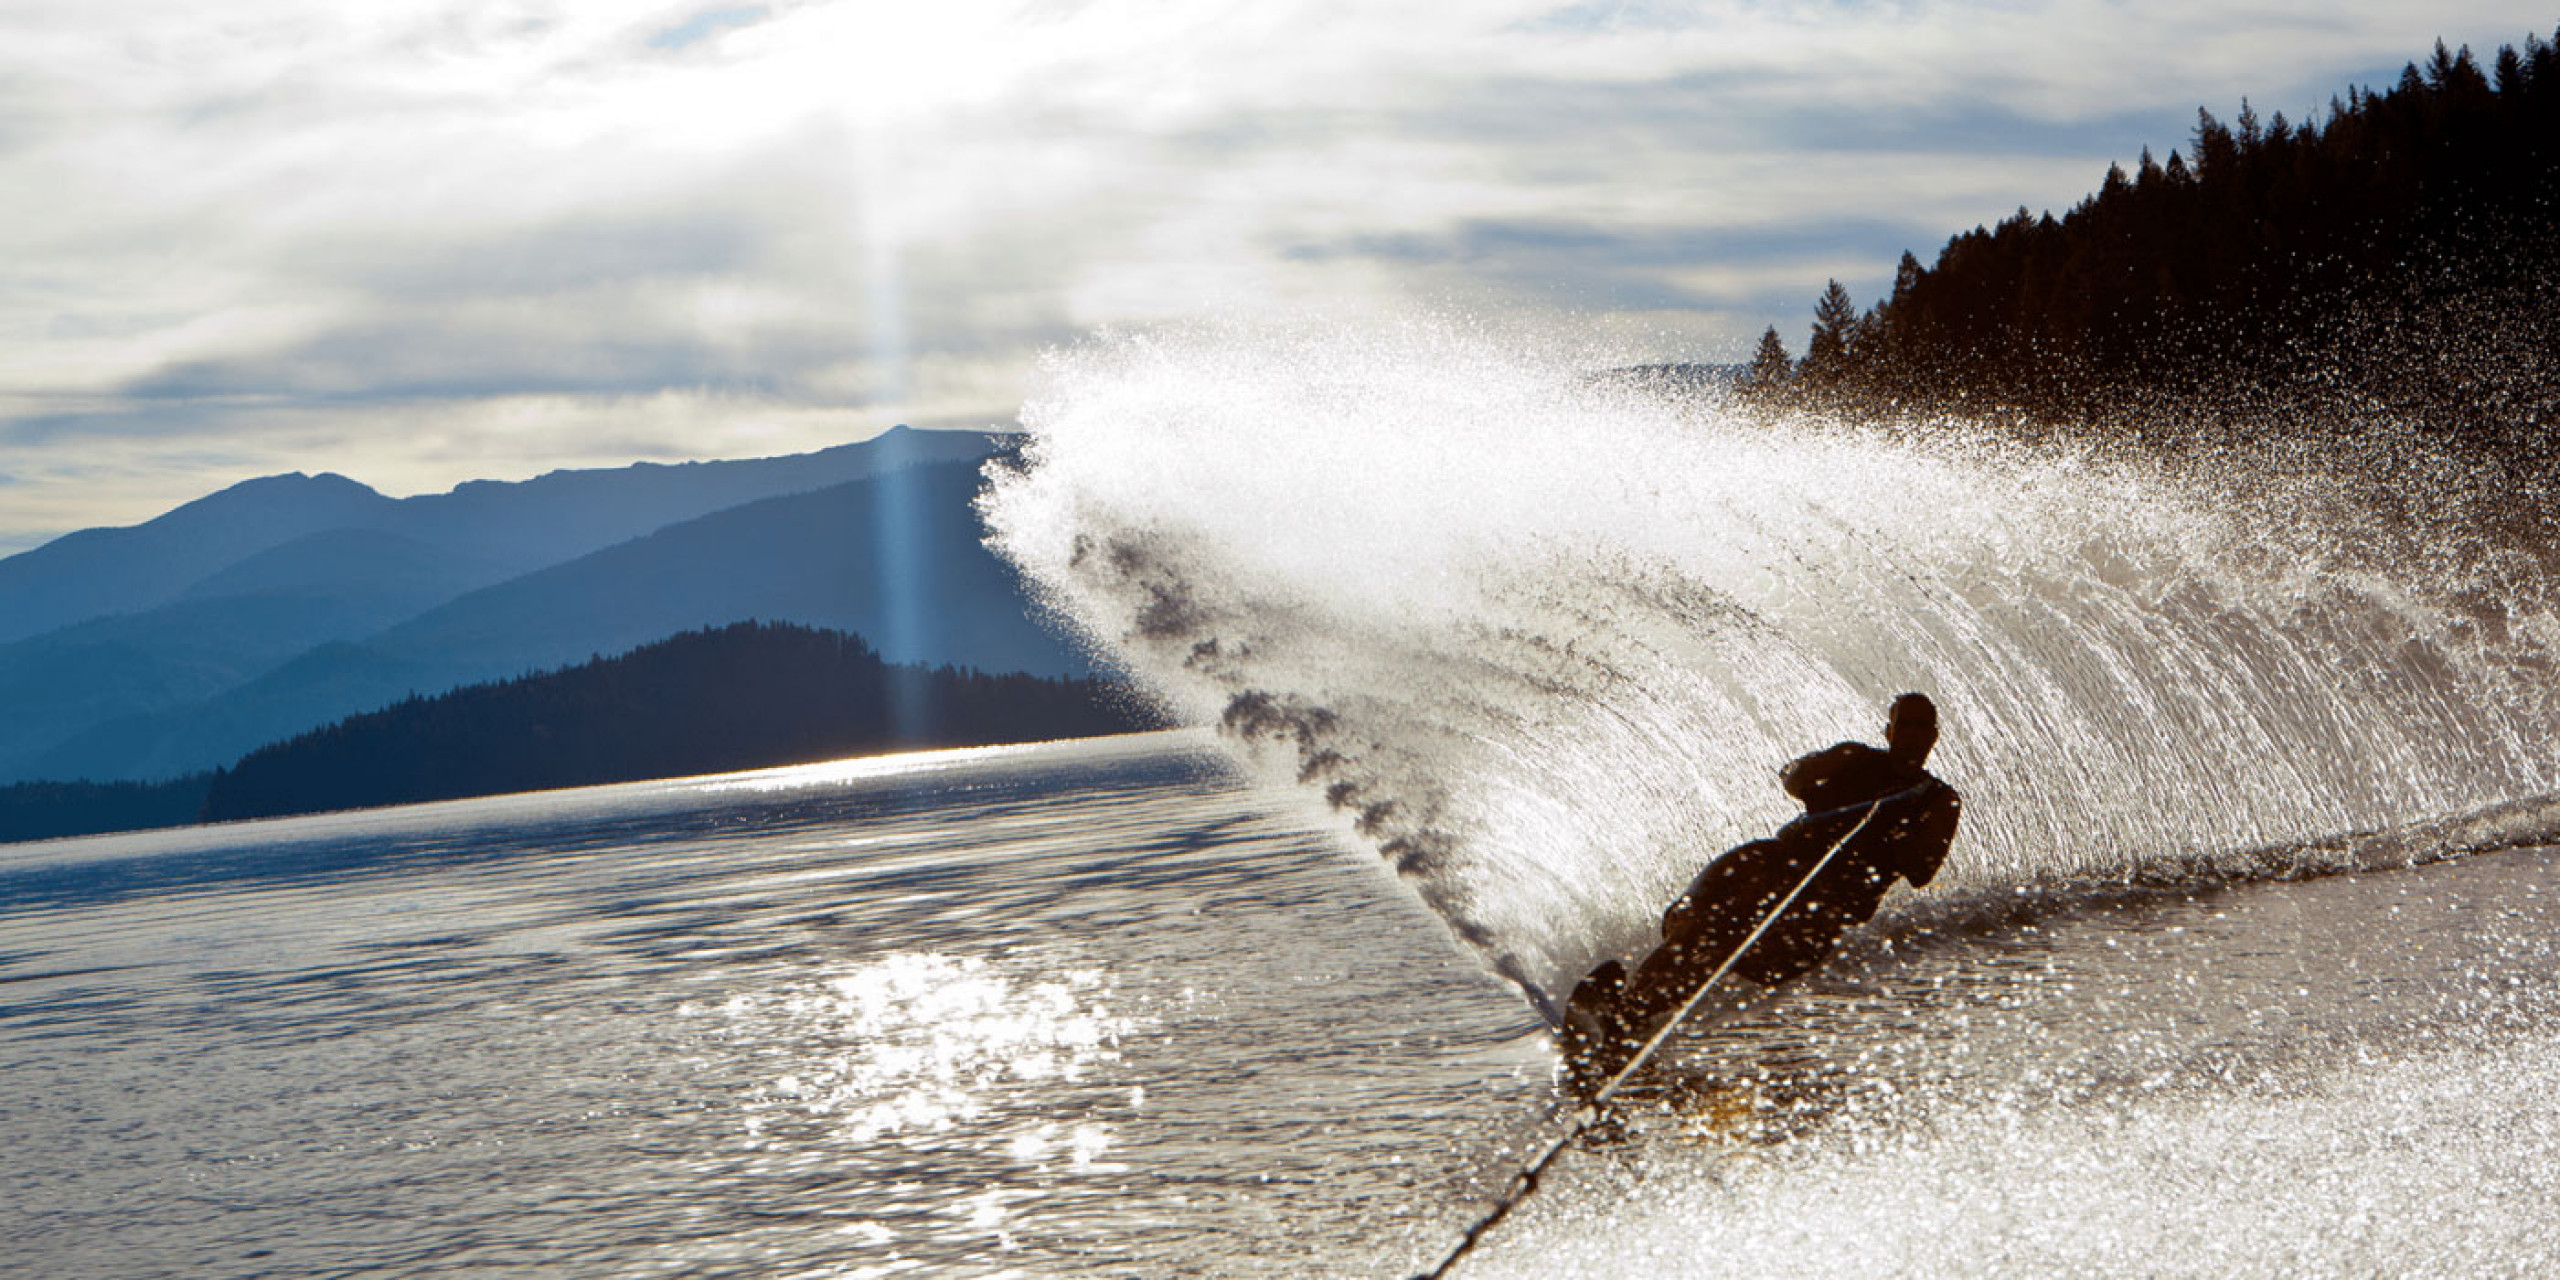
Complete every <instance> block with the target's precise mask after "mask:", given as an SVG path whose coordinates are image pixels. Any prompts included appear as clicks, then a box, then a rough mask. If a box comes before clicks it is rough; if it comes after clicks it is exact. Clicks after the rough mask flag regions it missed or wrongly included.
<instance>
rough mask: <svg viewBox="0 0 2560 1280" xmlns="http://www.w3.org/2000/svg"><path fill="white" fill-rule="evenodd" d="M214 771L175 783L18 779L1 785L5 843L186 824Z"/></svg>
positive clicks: (0, 825) (0, 837) (0, 828)
mask: <svg viewBox="0 0 2560 1280" xmlns="http://www.w3.org/2000/svg"><path fill="white" fill-rule="evenodd" d="M211 782H212V775H210V774H202V773H195V774H189V775H187V776H186V777H183V778H179V779H176V780H174V781H170V782H17V783H11V784H9V785H8V786H0V844H6V843H9V842H10V841H13V840H51V839H54V838H55V837H58V836H82V835H88V834H90V833H92V832H97V831H136V830H140V829H142V828H145V827H180V826H185V825H186V824H188V823H190V822H193V821H195V820H196V814H197V813H198V812H200V811H201V810H202V809H203V808H204V797H205V791H206V789H207V787H208V786H209V785H210V783H211Z"/></svg>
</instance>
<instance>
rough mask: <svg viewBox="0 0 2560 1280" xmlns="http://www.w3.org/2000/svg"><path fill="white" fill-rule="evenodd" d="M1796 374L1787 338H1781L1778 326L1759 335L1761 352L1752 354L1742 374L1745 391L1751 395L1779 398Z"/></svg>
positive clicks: (1771, 327) (1773, 326) (1771, 326)
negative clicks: (1788, 352) (1788, 351)
mask: <svg viewBox="0 0 2560 1280" xmlns="http://www.w3.org/2000/svg"><path fill="white" fill-rule="evenodd" d="M1795 371H1796V366H1795V361H1794V360H1793V359H1790V358H1789V357H1788V355H1787V341H1786V339H1784V338H1781V337H1779V336H1778V326H1776V325H1774V324H1773V325H1770V326H1769V329H1768V332H1766V333H1763V334H1761V335H1760V349H1759V350H1757V351H1754V352H1752V353H1751V364H1750V365H1749V366H1748V367H1747V368H1745V369H1744V370H1743V371H1742V390H1743V392H1744V394H1746V395H1752V396H1772V395H1776V394H1778V393H1779V392H1781V391H1784V390H1785V389H1786V386H1787V384H1788V383H1789V382H1791V381H1793V380H1794V379H1795Z"/></svg>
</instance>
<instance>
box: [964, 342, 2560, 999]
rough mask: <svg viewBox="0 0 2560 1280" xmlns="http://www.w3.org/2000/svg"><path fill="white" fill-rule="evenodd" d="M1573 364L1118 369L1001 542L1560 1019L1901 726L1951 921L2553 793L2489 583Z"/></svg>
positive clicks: (1060, 395)
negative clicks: (1904, 704) (1937, 827)
mask: <svg viewBox="0 0 2560 1280" xmlns="http://www.w3.org/2000/svg"><path fill="white" fill-rule="evenodd" d="M1591 367H1593V366H1592V365H1591V364H1590V363H1589V362H1588V361H1587V360H1579V359H1575V358H1572V357H1571V356H1552V357H1551V356H1543V355H1534V354H1533V355H1523V354H1521V353H1520V351H1519V350H1518V349H1517V345H1516V344H1514V343H1511V342H1508V341H1505V340H1503V339H1501V338H1498V337H1496V336H1494V335H1488V334H1483V333H1477V332H1470V331H1467V330H1464V329H1462V328H1460V327H1457V326H1449V325H1414V326H1407V327H1403V328H1399V329H1395V330H1393V331H1390V332H1383V333H1382V332H1355V331H1348V330H1341V329H1312V328H1310V329H1298V330H1292V331H1288V332H1282V333H1273V332H1269V331H1242V330H1234V329H1221V328H1214V327H1212V328H1200V329H1191V330H1182V331H1176V332H1170V333H1156V334H1133V335H1119V336H1108V337H1104V338H1100V339H1097V340H1095V341H1093V342H1092V343H1090V344H1088V345H1087V346H1085V347H1083V348H1081V349H1078V350H1075V351H1071V352H1068V353H1064V354H1062V355H1060V356H1058V357H1056V358H1054V359H1053V360H1052V362H1051V364H1050V367H1049V369H1048V371H1047V376H1048V386H1047V388H1046V390H1045V392H1044V394H1042V395H1041V396H1040V397H1039V398H1038V399H1036V400H1035V401H1033V402H1032V403H1031V404H1029V405H1027V406H1026V407H1025V409H1024V413H1023V422H1024V425H1025V426H1026V428H1028V430H1029V431H1030V433H1031V438H1030V440H1029V443H1028V445H1027V447H1026V448H1025V450H1024V452H1023V455H1022V458H1021V461H1020V462H1019V464H1018V465H1017V466H1014V467H1012V468H1010V469H1003V470H1000V471H999V472H997V473H996V474H994V475H993V476H992V477H991V480H990V485H989V488H988V490H987V492H986V494H985V495H984V496H983V498H982V500H981V508H982V512H983V514H984V516H985V518H986V521H987V524H988V527H989V529H990V530H991V541H992V543H993V545H994V546H996V547H997V548H998V549H999V550H1000V551H1001V552H1002V553H1003V554H1005V555H1006V556H1008V557H1009V558H1011V559H1012V560H1013V561H1014V562H1015V563H1016V564H1018V565H1019V566H1021V568H1022V569H1023V570H1024V571H1025V573H1026V574H1027V575H1028V576H1029V577H1030V578H1031V579H1032V580H1033V581H1034V582H1035V583H1036V584H1037V585H1038V587H1039V588H1040V589H1041V591H1042V592H1043V594H1044V597H1045V599H1046V600H1047V602H1048V603H1049V605H1050V606H1051V607H1052V608H1053V609H1055V610H1056V612H1057V613H1058V614H1059V615H1060V617H1061V618H1063V619H1064V620H1066V621H1067V622H1068V623H1069V624H1071V625H1072V626H1074V627H1075V628H1077V629H1078V630H1080V631H1081V632H1082V633H1083V634H1084V635H1085V636H1086V637H1087V638H1088V640H1089V641H1090V642H1091V643H1092V644H1093V645H1094V647H1095V649H1096V651H1097V653H1099V654H1101V655H1102V656H1104V657H1105V658H1106V659H1109V660H1112V661H1116V662H1117V663H1119V664H1121V665H1122V666H1123V667H1125V668H1126V670H1127V671H1128V672H1129V673H1130V674H1132V675H1133V676H1135V677H1136V678H1137V679H1138V680H1139V681H1140V682H1141V684H1142V685H1143V687H1145V688H1146V689H1148V690H1150V691H1151V692H1153V693H1154V694H1155V695H1156V696H1158V697H1160V698H1161V699H1163V700H1164V701H1165V702H1166V703H1167V704H1168V706H1169V707H1171V708H1172V709H1173V710H1174V711H1176V712H1177V713H1178V714H1181V715H1184V716H1186V717H1190V718H1193V719H1195V720H1198V721H1202V722H1208V723H1215V724H1218V725H1219V726H1220V727H1221V729H1222V730H1223V736H1224V737H1225V739H1226V740H1228V741H1229V742H1230V743H1231V744H1232V745H1233V746H1234V747H1235V748H1236V749H1237V750H1238V752H1239V754H1240V755H1241V756H1242V757H1243V758H1245V759H1246V760H1248V761H1249V762H1251V763H1252V764H1253V765H1254V767H1256V768H1258V769H1260V770H1261V771H1263V772H1264V773H1266V774H1267V775H1270V776H1274V777H1280V778H1286V779H1291V780H1294V781H1295V782H1297V783H1300V784H1303V785H1304V787H1305V788H1306V792H1307V794H1308V795H1310V796H1311V797H1320V798H1321V799H1322V800H1323V801H1324V802H1325V803H1326V804H1327V805H1328V806H1330V808H1331V809H1332V810H1334V811H1335V812H1337V813H1338V814H1340V815H1341V816H1342V818H1343V819H1344V820H1345V821H1346V822H1347V824H1348V826H1349V828H1350V831H1351V834H1352V836H1353V837H1354V838H1355V839H1357V840H1359V841H1361V842H1364V843H1365V844H1367V845H1368V846H1369V847H1372V848H1374V849H1375V850H1376V851H1377V852H1378V853H1379V854H1380V855H1381V856H1382V857H1383V858H1384V859H1385V861H1386V862H1387V863H1388V864H1389V865H1391V866H1392V867H1393V868H1394V869H1395V871H1396V872H1397V873H1398V874H1399V875H1401V876H1402V877H1403V878H1404V879H1405V880H1406V882H1407V883H1409V884H1410V885H1412V887H1413V888H1414V889H1415V890H1416V891H1418V892H1419V893H1420V894H1421V896H1422V898H1423V899H1424V900H1425V901H1426V902H1427V903H1428V904H1429V905H1430V906H1431V907H1432V908H1433V909H1434V910H1435V911H1437V912H1439V913H1440V914H1441V915H1442V916H1443V917H1444V918H1445V919H1447V920H1448V921H1449V923H1450V926H1451V928H1452V929H1453V930H1455V931H1456V933H1457V934H1458V936H1459V937H1460V938H1461V939H1463V940H1464V941H1465V942H1466V943H1467V944H1468V945H1470V946H1471V947H1473V948H1475V949H1476V950H1477V951H1479V952H1480V953H1481V954H1482V955H1483V956H1484V957H1485V958H1486V960H1487V962H1488V963H1489V964H1491V965H1492V966H1493V967H1494V968H1495V969H1496V970H1497V971H1498V972H1501V973H1503V974H1505V975H1506V976H1509V977H1511V978H1512V979H1514V980H1515V981H1517V982H1519V983H1520V984H1521V985H1522V987H1523V988H1524V989H1525V990H1527V991H1528V992H1529V993H1530V995H1531V997H1532V998H1533V999H1534V1000H1536V1001H1538V1002H1539V1003H1540V1004H1541V1006H1542V1007H1544V1008H1547V1009H1549V1010H1550V1011H1552V1009H1553V1006H1554V1003H1555V1000H1556V998H1557V996H1558V995H1559V994H1560V992H1561V991H1562V989H1564V988H1567V987H1570V985H1571V984H1572V982H1573V980H1574V979H1575V978H1576V977H1577V976H1579V975H1580V974H1581V973H1582V972H1584V971H1585V970H1586V969H1587V968H1588V967H1589V966H1590V965H1591V963H1592V962H1593V961H1594V960H1595V959H1597V958H1599V957H1602V956H1606V955H1614V954H1623V953H1627V952H1630V951H1637V950H1640V949H1641V948H1643V947H1647V946H1650V945H1651V943H1652V941H1653V938H1652V925H1651V922H1652V919H1653V917H1654V915H1655V913H1657V912H1658V911H1659V910H1660V908H1661V906H1662V904H1663V903H1664V902H1666V901H1668V900H1669V899H1670V897H1671V896H1672V895H1673V894H1674V893H1676V892H1677V891H1678V889H1679V888H1680V886H1681V885H1683V884H1685V883H1686V882H1687V881H1688V879H1689V878H1690V876H1692V875H1693V874H1694V873H1695V872H1696V870H1697V868H1698V866H1699V865H1700V864H1702V863H1703V862H1704V861H1705V860H1706V859H1708V858H1709V857H1711V856H1713V855H1714V854H1715V853H1717V852H1718V851H1721V850H1723V849H1725V848H1728V847H1730V846H1732V845H1734V844H1737V843H1739V842H1741V841H1743V840H1746V839H1751V838H1754V837H1757V836H1760V835H1764V834H1766V833H1767V832H1768V831H1770V830H1771V829H1773V828H1775V827H1776V826H1777V825H1778V824H1779V823H1781V822H1782V821H1784V820H1785V819H1786V818H1787V817H1789V816H1791V813H1792V810H1793V807H1794V806H1793V805H1791V804H1790V803H1789V802H1788V800H1787V798H1786V797H1785V795H1784V794H1783V793H1782V792H1781V791H1780V790H1779V788H1778V785H1777V782H1776V778H1775V770H1776V768H1777V767H1778V766H1779V765H1780V764H1782V763H1783V762H1785V761H1786V760H1789V759H1792V758H1794V757H1795V756H1796V755H1799V754H1801V753H1803V752H1805V751H1808V750H1811V749H1813V748H1816V747H1820V746H1823V745H1825V744H1827V743H1830V742H1833V741H1836V740H1838V739H1841V738H1844V737H1861V738H1866V739H1869V740H1873V739H1874V738H1875V736H1876V734H1877V732H1878V730H1879V729H1880V727H1881V718H1882V714H1883V707H1884V705H1885V703H1886V702H1887V701H1888V700H1889V699H1890V698H1891V696H1892V695H1893V694H1895V693H1898V692H1900V691H1903V690H1906V689H1916V690H1919V691H1922V692H1925V693H1927V694H1928V695H1930V696H1931V697H1932V698H1934V699H1935V700H1936V701H1937V703H1938V705H1939V707H1940V709H1941V711H1942V714H1943V717H1944V723H1945V737H1944V739H1943V741H1942V743H1941V745H1940V747H1939V753H1938V755H1937V756H1936V757H1935V759H1934V760H1933V767H1934V768H1935V769H1936V770H1937V772H1939V773H1940V774H1941V775H1942V776H1944V777H1946V778H1947V779H1948V780H1950V781H1951V782H1953V783H1955V784H1956V785H1957V786H1958V787H1960V788H1962V789H1963V791H1964V793H1965V796H1966V821H1965V826H1964V829H1963V831H1962V832H1961V834H1960V835H1959V837H1958V839H1957V843H1956V847H1955V851H1954V854H1953V856H1952V857H1951V859H1950V861H1949V863H1948V867H1947V871H1946V873H1945V874H1944V875H1942V876H1941V878H1940V880H1939V882H1938V886H1937V887H1936V888H1934V889H1933V890H1932V892H1933V893H1937V894H1943V893H1948V892H1950V891H1952V892H1956V893H1962V892H1964V891H1965V890H1967V889H1980V888H1983V887H1986V886H1994V885H1997V886H2016V885H2052V884H2057V883H2063V882H2069V881H2073V880H2080V879H2086V878H2091V877H2102V878H2141V877H2146V876H2152V875H2157V874H2161V873H2163V872H2176V873H2178V874H2193V873H2196V872H2198V871H2200V870H2201V871H2210V870H2212V869H2214V868H2223V869H2226V870H2227V871H2228V872H2229V873H2233V874H2264V873H2267V872H2270V871H2275V872H2279V873H2280V872H2281V871H2282V870H2283V869H2284V863H2283V856H2282V855H2275V856H2271V855H2269V854H2268V853H2267V852H2266V851H2267V850H2270V849H2275V850H2297V849H2305V848H2306V847H2308V846H2310V845H2312V844H2313V843H2314V842H2315V841H2318V840H2320V839H2321V838H2323V837H2330V836H2334V835H2336V834H2338V833H2347V832H2357V831H2377V830H2387V831H2406V830H2409V829H2411V828H2412V826H2413V824H2420V823H2423V822H2426V821H2429V820H2434V819H2442V818H2446V817H2448V816H2450V815H2458V814H2465V813H2471V812H2475V811H2481V810H2484V809H2489V808H2491V807H2492V806H2496V805H2499V804H2502V803H2507V802H2513V801H2517V800H2519V799H2521V798H2527V797H2539V796H2543V795H2545V794H2548V793H2550V792H2551V791H2553V790H2554V789H2555V788H2556V787H2560V762H2555V760H2554V749H2555V746H2560V697H2555V693H2554V689H2553V681H2552V679H2551V670H2552V663H2551V657H2552V651H2553V649H2554V647H2555V646H2554V643H2553V642H2554V639H2555V638H2560V630H2555V628H2554V620H2553V618H2552V617H2551V616H2550V615H2549V614H2548V613H2547V612H2543V611H2538V610H2535V609H2529V608H2524V607H2522V606H2514V607H2510V608H2507V609H2506V610H2505V611H2504V612H2503V613H2502V614H2500V615H2499V616H2498V617H2496V618H2495V619H2494V620H2493V621H2494V622H2495V625H2482V621H2483V620H2482V618H2481V617H2480V616H2479V611H2478V601H2479V599H2480V598H2481V596H2482V594H2483V592H2482V588H2481V584H2480V583H2477V582H2468V581H2455V580H2448V579H2446V578H2445V577H2443V575H2442V573H2441V569H2440V567H2430V568H2428V569H2426V570H2424V571H2419V570H2404V571H2399V572H2395V571H2393V569H2392V568H2391V566H2390V565H2389V564H2388V563H2387V561H2388V559H2389V557H2387V556H2385V557H2377V556H2375V555H2373V554H2371V549H2372V547H2373V546H2374V545H2376V542H2377V540H2376V538H2374V537H2368V536H2367V531H2365V530H2362V529H2360V528H2358V527H2356V525H2355V523H2354V517H2353V516H2352V515H2351V514H2348V515H2340V514H2337V513H2338V512H2339V511H2340V510H2341V509H2343V508H2342V504H2339V503H2335V502H2326V503H2323V502H2319V501H2314V500H2313V499H2315V498H2317V497H2319V494H2318V493H2317V492H2314V491H2312V490H2309V489H2303V490H2299V491H2294V492H2288V493H2285V494H2272V495H2268V494H2261V495H2259V496H2258V497H2257V498H2255V499H2253V500H2251V501H2252V502H2253V503H2254V505H2251V506H2247V507H2246V508H2245V509H2244V510H2235V509H2233V508H2232V507H2231V506H2230V505H2229V504H2228V502H2227V500H2222V499H2208V498H2206V497H2204V496H2203V494H2204V486H2202V485H2198V484H2193V483H2190V482H2187V481H2184V480H2179V479H2175V478H2170V477H2166V476H2163V475H2161V474H2158V473H2157V472H2156V471H2154V470H2147V469H2145V468H2142V467H2139V466H2131V465H2104V466H2102V465H2099V464H2097V463H2094V462H2089V461H2086V460H2080V461H2074V460H2071V459H2067V458H2064V459H2057V458H2054V457H2050V456H2026V455H2022V454H2020V453H2019V452H2018V451H2015V450H1998V449H1993V448H1990V447H1987V446H1981V445H1969V444H1967V443H1966V441H1965V439H1964V438H1963V437H1962V435H1961V434H1960V433H1961V427H1960V426H1958V425H1955V424H1946V425H1943V426H1941V427H1939V428H1937V429H1936V431H1935V432H1934V433H1932V432H1928V431H1913V430H1907V429H1906V430H1903V431H1899V432H1895V433H1887V432H1883V431H1878V430H1849V429H1844V428H1842V427H1841V426H1840V425H1839V424H1824V423H1817V422H1811V421H1796V420H1785V419H1778V418H1772V417H1770V416H1767V415H1758V414H1751V413H1745V412H1742V411H1740V410H1738V409H1736V408H1733V407H1731V406H1728V405H1725V404H1723V403H1720V402H1719V401H1717V400H1716V399H1715V398H1713V397H1712V396H1703V397H1700V396H1692V397H1689V398H1686V399H1683V398H1676V397H1670V396H1665V395H1663V394H1661V393H1659V392H1658V391H1654V392H1649V391H1647V390H1645V389H1643V388H1641V387H1637V386H1631V385H1627V384H1625V383H1623V382H1613V381H1610V380H1605V379H1595V378H1592V377H1590V376H1588V374H1587V371H1588V370H1589V369H1590V368H1591ZM2214 479H2216V480H2217V481H2221V482H2224V483H2223V484H2222V486H2221V492H2222V493H2224V494H2226V495H2227V494H2229V493H2232V492H2240V493H2244V494H2245V493H2248V492H2250V486H2249V484H2248V483H2247V482H2246V481H2247V478H2246V477H2234V476H2231V475H2223V476H2218V477H2214ZM2315 511H2326V512H2328V513H2329V514H2325V515H2317V516H2315V515H2313V514H2310V513H2312V512H2315ZM2377 559H2380V560H2382V561H2385V562H2386V563H2382V564H2381V565H2379V567H2377ZM2537 812H2538V811H2537ZM2514 820H2515V819H2513V817H2512V815H2509V818H2508V821H2509V822H2510V825H2512V822H2513V821H2514ZM2447 831H2448V832H2450V829H2449V828H2448V829H2447ZM2446 838H2448V839H2450V838H2453V836H2452V835H2451V834H2448V835H2447V836H2446ZM2339 847H2340V846H2336V845H2335V844H2334V843H2333V844H2332V845H2331V846H2329V847H2328V848H2326V849H2325V850H2312V851H2310V852H2306V853H2304V854H2303V855H2302V856H2304V857H2306V858H2325V859H2330V860H2333V861H2334V860H2335V859H2337V858H2339V857H2340V856H2341V855H2340V854H2339V853H2338V852H2337V850H2338V848H2339ZM2356 849H2357V850H2358V852H2355V853H2353V854H2351V855H2348V856H2351V857H2355V858H2366V859H2379V858H2386V857H2388V858H2406V857H2408V856H2411V851H2410V849H2409V848H2408V842H2407V841H2406V840H2402V841H2400V842H2398V843H2388V842H2377V843H2370V844H2365V845H2359V846H2356Z"/></svg>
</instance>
